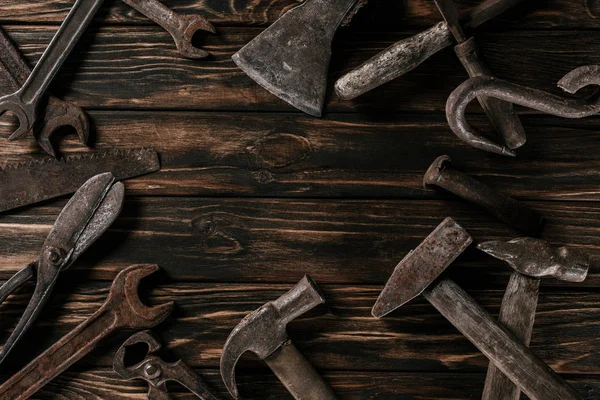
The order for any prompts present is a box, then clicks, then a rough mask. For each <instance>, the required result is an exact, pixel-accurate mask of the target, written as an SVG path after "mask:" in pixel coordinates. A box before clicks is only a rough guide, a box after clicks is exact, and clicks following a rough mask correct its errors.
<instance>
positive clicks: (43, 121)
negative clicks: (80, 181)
mask: <svg viewBox="0 0 600 400" xmlns="http://www.w3.org/2000/svg"><path fill="white" fill-rule="evenodd" d="M0 66H1V67H2V68H1V69H2V71H4V75H5V76H6V78H7V79H8V82H9V83H10V85H11V89H12V90H19V89H20V88H21V86H22V85H23V84H24V83H25V81H26V80H27V77H28V76H29V75H30V74H31V69H30V68H29V66H28V65H27V63H26V62H25V59H24V58H23V55H22V54H21V53H20V52H19V50H17V48H16V46H15V45H14V43H13V42H12V41H11V40H10V38H9V37H8V35H7V34H6V32H4V30H3V29H2V28H0ZM43 112H44V116H43V118H40V119H39V121H38V122H37V123H36V124H35V126H34V132H33V135H34V137H35V140H36V141H37V143H38V144H39V145H40V147H41V148H42V149H43V150H44V151H45V152H46V153H48V154H50V155H51V156H53V157H56V152H55V151H54V148H53V147H52V144H51V143H50V137H51V136H52V134H53V133H54V131H55V130H56V129H58V128H60V127H61V126H72V127H73V128H74V129H75V131H76V132H77V135H78V136H79V139H80V140H81V143H83V144H87V143H88V140H89V135H90V124H89V121H88V118H87V115H86V114H85V112H84V111H83V110H82V109H81V108H80V107H77V106H76V105H74V104H72V103H69V102H66V101H64V100H60V99H58V98H56V97H54V96H49V97H48V102H47V104H46V107H45V109H44V110H43ZM3 187H4V186H3Z"/></svg>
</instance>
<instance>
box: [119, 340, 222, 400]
mask: <svg viewBox="0 0 600 400" xmlns="http://www.w3.org/2000/svg"><path fill="white" fill-rule="evenodd" d="M140 343H144V344H146V345H147V346H148V353H147V354H146V357H145V358H144V359H143V360H142V361H140V362H138V363H137V364H134V365H131V366H126V365H125V353H126V351H127V348H128V347H131V346H134V345H136V344H140ZM161 348H162V346H161V344H160V342H159V341H158V339H157V338H156V337H155V336H154V335H153V334H152V332H150V331H141V332H138V333H136V334H134V335H132V336H131V337H130V338H129V339H127V340H126V341H125V343H123V344H122V345H121V347H120V348H119V350H117V353H116V354H115V358H114V361H113V369H114V370H115V372H116V373H117V374H119V375H121V377H123V378H125V379H127V380H132V379H144V380H145V381H146V382H148V385H149V389H148V396H147V398H148V400H170V399H171V396H169V392H168V390H167V382H168V381H175V382H179V383H180V384H182V385H183V386H185V387H186V388H188V389H189V390H190V392H192V393H193V394H195V395H196V396H197V397H199V398H200V399H203V400H219V398H218V397H216V396H215V395H214V394H212V393H211V392H210V390H209V389H208V386H207V384H206V382H204V380H203V379H202V378H201V377H200V376H199V375H198V374H196V373H195V372H194V370H192V369H191V368H190V367H189V366H188V365H187V364H185V363H184V362H183V361H181V360H179V361H177V362H174V363H167V362H165V361H163V360H162V359H161V358H160V357H158V356H156V355H155V353H157V352H158V351H159V350H160V349H161Z"/></svg>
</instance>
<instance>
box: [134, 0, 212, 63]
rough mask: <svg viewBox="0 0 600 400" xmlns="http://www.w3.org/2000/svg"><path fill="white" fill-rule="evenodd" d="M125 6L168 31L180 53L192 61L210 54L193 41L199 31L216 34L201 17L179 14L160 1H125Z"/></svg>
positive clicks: (209, 24) (210, 25)
mask: <svg viewBox="0 0 600 400" xmlns="http://www.w3.org/2000/svg"><path fill="white" fill-rule="evenodd" d="M123 2H124V3H125V4H127V5H128V6H130V7H131V8H133V9H134V10H136V11H139V12H140V13H142V14H144V15H145V16H146V17H148V18H150V19H151V20H152V21H154V22H155V23H157V24H158V25H160V26H161V27H162V28H163V29H164V30H166V31H167V32H168V33H169V34H170V35H171V36H172V37H173V40H174V41H175V45H176V46H177V50H178V51H179V53H180V54H181V55H182V56H184V57H186V58H191V59H198V58H204V57H207V56H208V55H209V53H208V52H207V51H205V50H203V49H200V48H197V47H194V45H193V44H192V39H193V37H194V34H195V33H196V32H197V31H199V30H203V31H207V32H211V33H215V28H214V26H212V24H211V23H210V22H208V20H207V19H206V18H204V17H202V16H200V15H184V14H180V13H177V12H175V11H173V10H172V9H170V8H169V7H167V6H165V5H164V4H163V3H161V2H160V1H158V0H123Z"/></svg>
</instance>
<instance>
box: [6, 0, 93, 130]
mask: <svg viewBox="0 0 600 400" xmlns="http://www.w3.org/2000/svg"><path fill="white" fill-rule="evenodd" d="M102 1H103V0H77V1H76V2H75V4H74V5H73V8H71V11H70V12H69V14H68V15H67V17H66V18H65V20H64V22H63V23H62V25H61V26H60V28H58V31H57V32H56V34H55V35H54V37H53V38H52V40H51V41H50V44H49V45H48V47H47V48H46V50H45V51H44V53H43V54H42V57H41V58H40V61H39V62H38V63H37V64H36V66H35V68H34V69H33V71H31V74H30V75H29V77H28V78H27V80H26V81H25V83H24V84H23V86H22V87H21V88H20V89H19V90H17V91H16V92H15V93H13V94H9V95H7V96H3V97H1V98H0V114H2V113H4V112H6V111H11V112H13V113H14V114H15V116H16V117H17V118H18V119H19V127H18V128H17V129H16V130H15V132H13V134H12V135H11V136H10V137H9V140H15V139H19V138H22V137H23V136H25V135H26V134H27V133H28V132H30V131H31V129H32V128H33V126H34V124H35V122H36V120H37V107H38V104H39V103H40V100H41V99H42V96H43V95H44V93H45V92H46V90H47V89H48V86H49V85H50V83H51V82H52V80H53V79H54V77H55V76H56V74H57V73H58V71H59V70H60V67H61V66H62V64H63V63H64V61H65V60H66V58H67V57H68V55H69V54H70V53H71V51H72V50H73V47H75V44H76V43H77V41H78V40H79V39H80V38H81V35H83V32H84V31H85V29H86V28H87V26H88V25H89V24H90V22H91V21H92V19H93V18H94V15H95V14H96V12H97V11H98V8H100V5H101V4H102Z"/></svg>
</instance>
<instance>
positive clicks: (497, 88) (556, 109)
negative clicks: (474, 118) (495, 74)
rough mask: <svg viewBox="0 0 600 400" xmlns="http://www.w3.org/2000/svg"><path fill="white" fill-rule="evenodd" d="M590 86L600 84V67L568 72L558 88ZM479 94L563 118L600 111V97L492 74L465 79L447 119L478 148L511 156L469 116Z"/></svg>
mask: <svg viewBox="0 0 600 400" xmlns="http://www.w3.org/2000/svg"><path fill="white" fill-rule="evenodd" d="M589 85H600V66H599V65H586V66H583V67H579V68H576V69H574V70H573V71H571V72H569V73H568V74H566V75H565V76H564V77H563V78H562V79H561V80H560V81H559V82H558V87H560V88H561V89H563V90H564V91H565V92H567V93H570V94H573V93H576V92H577V91H579V90H580V89H582V88H584V87H586V86H589ZM478 96H486V97H490V98H496V99H501V100H504V101H508V102H511V103H513V104H518V105H521V106H524V107H528V108H532V109H534V110H538V111H541V112H544V113H546V114H552V115H556V116H558V117H563V118H583V117H588V116H591V115H594V114H597V113H598V112H600V100H599V99H600V97H599V96H598V95H595V96H591V97H590V98H586V99H567V98H564V97H560V96H556V95H554V94H551V93H547V92H544V91H542V90H538V89H532V88H528V87H525V86H521V85H517V84H514V83H510V82H506V81H503V80H500V79H496V78H492V77H483V76H481V77H475V78H471V79H468V80H466V81H465V82H463V83H462V84H461V85H460V86H458V87H457V88H456V89H455V90H454V91H453V92H452V93H451V94H450V96H449V97H448V101H447V103H446V118H447V119H448V124H449V125H450V128H451V129H452V131H453V132H454V134H455V135H456V136H458V137H459V138H460V139H461V140H462V141H464V142H466V143H469V144H470V145H471V146H473V147H476V148H478V149H482V150H486V151H489V152H492V153H498V154H504V155H510V154H508V153H506V152H503V150H502V148H501V147H502V146H500V145H498V144H496V143H494V142H492V141H491V140H489V139H487V138H485V137H483V136H481V134H480V132H479V130H478V129H477V128H475V127H473V126H471V124H469V122H468V121H467V119H466V116H465V112H466V108H467V106H468V104H469V103H470V102H471V101H472V100H473V99H474V98H476V97H478Z"/></svg>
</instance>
